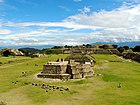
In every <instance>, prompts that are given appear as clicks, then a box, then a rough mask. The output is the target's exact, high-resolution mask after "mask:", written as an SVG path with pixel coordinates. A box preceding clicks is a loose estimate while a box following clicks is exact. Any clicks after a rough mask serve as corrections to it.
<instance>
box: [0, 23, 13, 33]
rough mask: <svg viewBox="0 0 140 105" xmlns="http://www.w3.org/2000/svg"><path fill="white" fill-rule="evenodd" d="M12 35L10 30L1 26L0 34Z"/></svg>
mask: <svg viewBox="0 0 140 105" xmlns="http://www.w3.org/2000/svg"><path fill="white" fill-rule="evenodd" d="M10 33H11V31H10V30H8V29H4V28H2V26H1V25H0V34H10Z"/></svg>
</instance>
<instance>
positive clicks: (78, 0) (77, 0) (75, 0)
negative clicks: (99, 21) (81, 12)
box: [73, 0, 82, 2]
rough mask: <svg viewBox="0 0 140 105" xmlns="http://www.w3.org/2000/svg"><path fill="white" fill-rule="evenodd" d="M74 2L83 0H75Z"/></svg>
mask: <svg viewBox="0 0 140 105" xmlns="http://www.w3.org/2000/svg"><path fill="white" fill-rule="evenodd" d="M73 1H74V2H81V1H82V0H73Z"/></svg>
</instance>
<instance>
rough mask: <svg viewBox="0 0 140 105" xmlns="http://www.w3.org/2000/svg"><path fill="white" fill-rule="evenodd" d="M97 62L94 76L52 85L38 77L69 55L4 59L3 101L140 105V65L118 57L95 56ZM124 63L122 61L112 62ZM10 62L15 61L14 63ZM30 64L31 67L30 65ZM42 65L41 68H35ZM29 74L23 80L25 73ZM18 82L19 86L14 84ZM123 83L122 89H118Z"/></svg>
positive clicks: (1, 70)
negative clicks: (46, 66)
mask: <svg viewBox="0 0 140 105" xmlns="http://www.w3.org/2000/svg"><path fill="white" fill-rule="evenodd" d="M93 56H94V57H95V59H96V64H95V67H94V71H95V73H100V74H101V76H94V77H91V78H86V79H81V80H80V79H76V80H69V81H64V82H52V83H48V82H45V80H40V79H36V78H35V74H37V73H38V72H40V71H41V70H42V65H43V64H45V63H47V62H48V61H55V60H57V59H58V58H65V57H67V55H61V54H59V55H47V56H45V57H42V58H29V57H0V62H2V63H3V64H2V65H0V101H3V102H6V103H8V105H112V104H115V105H140V94H139V93H140V82H139V81H140V64H139V63H136V62H129V61H127V60H123V59H121V58H119V57H118V56H116V55H99V54H96V55H93ZM112 60H114V61H115V60H116V61H118V60H120V61H122V62H110V61H112ZM8 61H12V62H11V63H10V64H9V63H7V62H8ZM27 63H28V65H27ZM34 64H38V65H39V66H37V67H36V66H34ZM23 71H24V72H27V76H26V77H21V72H23ZM15 81H18V82H17V83H16V84H13V83H12V82H15ZM25 82H28V83H29V82H31V83H45V84H50V85H56V86H63V87H68V88H69V89H70V91H68V92H64V93H63V94H62V92H60V91H58V90H56V91H52V90H49V92H47V93H46V92H45V90H44V89H42V88H40V87H35V86H32V85H25V84H24V83H25ZM119 83H122V87H121V88H117V86H118V84H119Z"/></svg>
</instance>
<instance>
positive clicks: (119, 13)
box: [0, 4, 140, 45]
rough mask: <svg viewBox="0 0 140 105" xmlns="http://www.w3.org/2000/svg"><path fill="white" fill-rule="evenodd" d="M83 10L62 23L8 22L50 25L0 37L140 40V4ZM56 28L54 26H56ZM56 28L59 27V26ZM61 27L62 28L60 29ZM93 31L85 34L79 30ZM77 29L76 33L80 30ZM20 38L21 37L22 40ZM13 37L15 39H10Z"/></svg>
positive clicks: (41, 40) (52, 40)
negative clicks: (108, 8)
mask: <svg viewBox="0 0 140 105" xmlns="http://www.w3.org/2000/svg"><path fill="white" fill-rule="evenodd" d="M83 10H85V13H80V14H76V15H73V16H69V17H68V18H66V19H65V20H63V21H61V22H22V23H13V22H8V23H6V24H5V25H6V26H9V27H16V28H20V27H26V28H31V27H30V26H39V27H41V28H43V27H45V28H46V27H47V28H49V27H50V28H52V29H51V30H49V29H43V30H41V29H40V30H33V31H30V32H23V33H21V34H18V33H17V34H10V35H7V36H6V37H4V38H3V37H0V39H3V40H8V39H11V42H13V44H16V43H17V42H18V44H21V45H22V44H32V43H33V44H55V45H61V44H83V43H93V42H97V41H114V42H123V41H140V21H139V20H140V4H136V5H131V6H130V5H126V4H125V5H123V6H121V7H119V8H117V9H114V10H112V11H105V10H102V11H99V12H93V13H90V14H89V15H87V14H86V13H88V12H90V9H89V10H88V8H87V7H85V9H83ZM56 27H57V28H56ZM58 27H59V29H58ZM63 28H64V29H63ZM83 29H85V30H89V29H90V30H92V32H88V33H84V32H83V31H81V30H83ZM79 30H80V32H77V31H79ZM21 38H22V40H21ZM13 39H14V40H13Z"/></svg>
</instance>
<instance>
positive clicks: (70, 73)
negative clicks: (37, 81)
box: [37, 59, 94, 79]
mask: <svg viewBox="0 0 140 105" xmlns="http://www.w3.org/2000/svg"><path fill="white" fill-rule="evenodd" d="M93 73H94V72H93V62H92V61H91V62H75V60H69V61H64V59H59V60H58V61H57V62H48V63H47V64H44V65H43V71H42V72H41V73H40V74H38V75H37V76H38V77H42V78H58V79H68V78H70V79H76V78H85V77H89V76H93Z"/></svg>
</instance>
